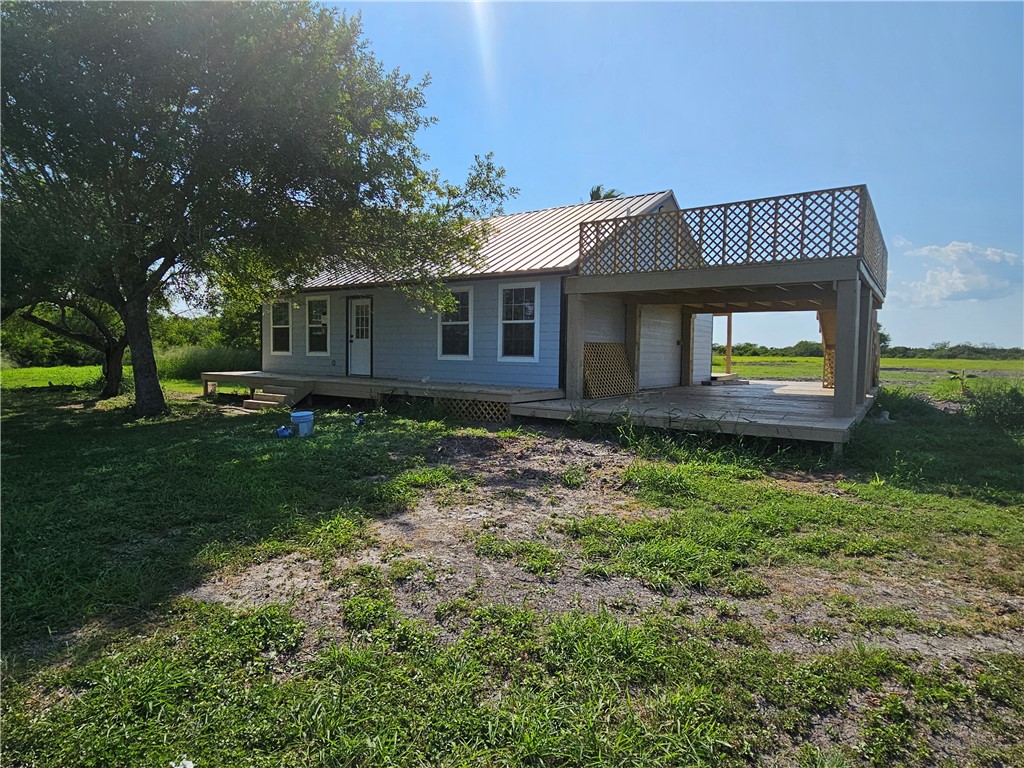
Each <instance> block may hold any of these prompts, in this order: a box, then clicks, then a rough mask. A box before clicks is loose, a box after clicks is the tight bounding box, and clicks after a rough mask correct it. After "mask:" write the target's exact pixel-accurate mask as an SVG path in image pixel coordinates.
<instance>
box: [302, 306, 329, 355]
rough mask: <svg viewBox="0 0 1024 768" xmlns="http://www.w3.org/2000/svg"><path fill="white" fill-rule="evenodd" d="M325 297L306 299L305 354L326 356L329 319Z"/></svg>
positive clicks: (327, 351) (327, 352)
mask: <svg viewBox="0 0 1024 768" xmlns="http://www.w3.org/2000/svg"><path fill="white" fill-rule="evenodd" d="M327 301H328V300H327V297H326V296H324V297H323V298H316V299H314V298H309V299H306V354H307V355H327V354H329V347H328V332H329V325H328V321H329V319H330V316H329V312H328V309H327Z"/></svg>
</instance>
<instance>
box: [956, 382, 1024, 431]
mask: <svg viewBox="0 0 1024 768" xmlns="http://www.w3.org/2000/svg"><path fill="white" fill-rule="evenodd" d="M967 413H968V414H970V415H971V416H972V417H973V418H974V419H976V420H977V421H979V422H981V423H982V424H989V425H991V426H996V427H1002V428H1003V429H1024V384H1021V383H1020V382H1014V383H1013V384H1003V385H998V384H994V385H991V386H988V387H984V388H978V389H977V390H975V391H973V392H971V396H970V399H969V400H968V403H967Z"/></svg>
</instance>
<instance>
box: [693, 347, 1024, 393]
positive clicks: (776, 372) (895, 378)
mask: <svg viewBox="0 0 1024 768" xmlns="http://www.w3.org/2000/svg"><path fill="white" fill-rule="evenodd" d="M712 363H713V369H714V371H715V373H724V372H725V356H724V355H715V356H714V358H713V360H712ZM732 363H733V365H732V371H733V373H736V374H739V376H740V377H741V378H746V379H782V380H787V379H796V380H803V381H818V380H820V379H821V365H822V361H821V358H820V357H733V359H732ZM949 371H966V372H967V373H973V374H974V375H976V376H978V377H979V378H978V379H975V380H971V381H969V382H968V386H969V387H974V386H978V385H983V382H986V381H991V380H992V379H993V378H996V379H1001V380H1005V379H1006V378H1007V377H1009V378H1010V379H1011V380H1012V379H1013V378H1014V377H1015V378H1017V379H1018V380H1019V379H1020V378H1022V377H1024V360H941V359H937V358H901V357H883V358H882V360H881V373H880V376H881V382H882V385H883V386H885V385H893V384H901V385H905V386H906V385H910V386H913V387H915V388H921V389H924V390H926V391H929V392H931V393H933V394H936V395H955V394H958V389H959V385H958V384H957V385H955V386H954V385H953V383H952V382H950V383H947V382H948V379H949Z"/></svg>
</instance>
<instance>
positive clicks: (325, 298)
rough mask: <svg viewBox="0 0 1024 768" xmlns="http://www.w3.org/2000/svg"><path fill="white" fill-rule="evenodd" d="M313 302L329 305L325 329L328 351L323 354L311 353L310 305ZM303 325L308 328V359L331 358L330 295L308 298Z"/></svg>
mask: <svg viewBox="0 0 1024 768" xmlns="http://www.w3.org/2000/svg"><path fill="white" fill-rule="evenodd" d="M311 301H322V302H324V304H326V305H327V307H326V311H325V312H324V328H325V330H326V334H325V335H326V338H327V349H326V350H324V351H323V352H310V351H309V329H310V325H309V303H310V302H311ZM303 321H304V322H303V325H304V326H305V328H306V357H330V356H331V297H330V295H329V294H322V295H319V296H307V297H306V316H305V317H304V318H303Z"/></svg>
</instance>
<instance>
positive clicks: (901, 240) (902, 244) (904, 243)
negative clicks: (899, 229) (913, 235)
mask: <svg viewBox="0 0 1024 768" xmlns="http://www.w3.org/2000/svg"><path fill="white" fill-rule="evenodd" d="M892 244H893V245H895V246H896V247H897V248H909V247H910V246H912V245H913V243H912V242H910V241H909V240H907V238H905V237H904V236H903V235H896V236H895V237H894V238H893V239H892Z"/></svg>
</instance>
